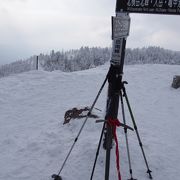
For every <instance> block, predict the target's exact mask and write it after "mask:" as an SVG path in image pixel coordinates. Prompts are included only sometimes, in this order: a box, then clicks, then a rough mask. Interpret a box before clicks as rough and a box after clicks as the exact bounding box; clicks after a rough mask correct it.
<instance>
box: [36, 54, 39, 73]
mask: <svg viewBox="0 0 180 180" xmlns="http://www.w3.org/2000/svg"><path fill="white" fill-rule="evenodd" d="M38 65H39V57H38V56H37V57H36V70H38Z"/></svg>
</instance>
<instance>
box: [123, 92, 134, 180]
mask: <svg viewBox="0 0 180 180" xmlns="http://www.w3.org/2000/svg"><path fill="white" fill-rule="evenodd" d="M120 99H121V109H122V117H123V123H124V124H125V125H126V117H125V111H124V102H123V97H122V92H121V91H120ZM124 133H125V139H126V149H127V155H128V163H129V173H130V176H131V178H130V179H128V180H137V179H134V178H133V175H132V174H133V171H132V165H131V156H130V151H129V141H128V135H127V128H124Z"/></svg>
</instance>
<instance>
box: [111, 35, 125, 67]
mask: <svg viewBox="0 0 180 180" xmlns="http://www.w3.org/2000/svg"><path fill="white" fill-rule="evenodd" d="M122 44H123V38H119V39H116V40H114V41H113V48H112V55H111V64H114V65H120V61H121V56H122Z"/></svg>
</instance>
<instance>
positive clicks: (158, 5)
mask: <svg viewBox="0 0 180 180" xmlns="http://www.w3.org/2000/svg"><path fill="white" fill-rule="evenodd" d="M116 12H129V13H148V14H149V13H150V14H172V15H180V0H117V3H116Z"/></svg>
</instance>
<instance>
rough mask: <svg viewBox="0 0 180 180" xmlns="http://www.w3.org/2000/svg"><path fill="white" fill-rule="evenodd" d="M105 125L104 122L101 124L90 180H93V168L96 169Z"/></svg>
mask: <svg viewBox="0 0 180 180" xmlns="http://www.w3.org/2000/svg"><path fill="white" fill-rule="evenodd" d="M105 123H106V122H104V124H103V128H102V132H101V136H100V139H99V144H98V148H97V151H96V157H95V160H94V165H93V170H92V173H91V178H90V180H92V179H93V175H94V170H95V167H96V162H97V158H98V155H99V150H100V146H101V142H102V137H103V133H104V129H105Z"/></svg>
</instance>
